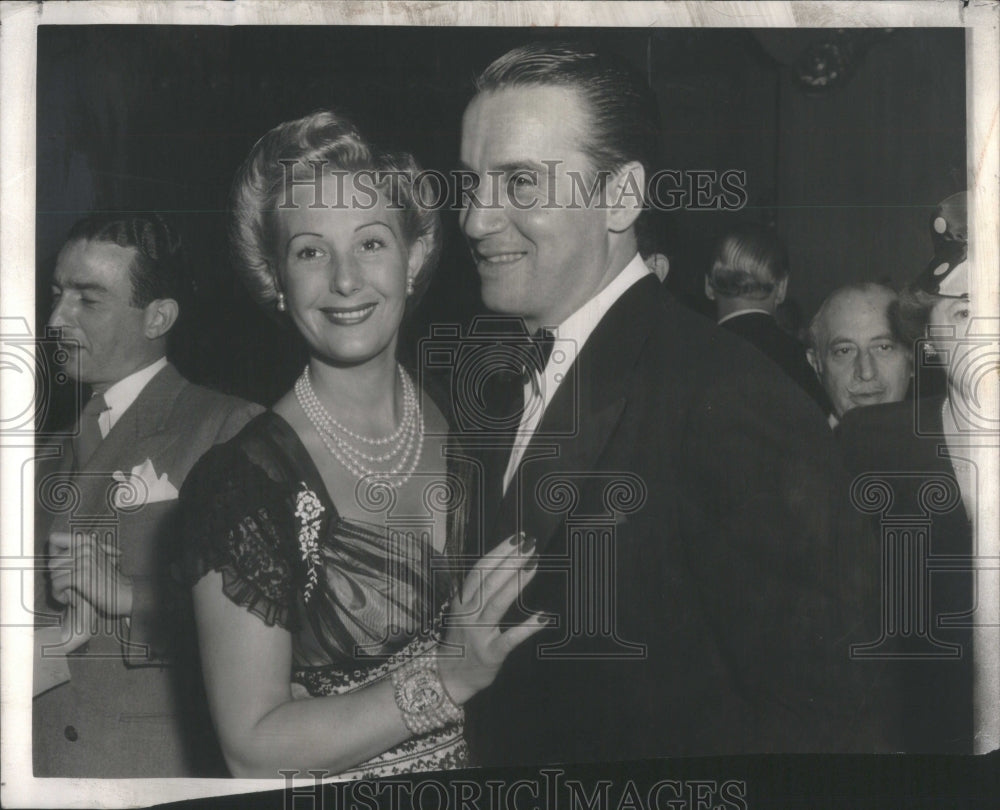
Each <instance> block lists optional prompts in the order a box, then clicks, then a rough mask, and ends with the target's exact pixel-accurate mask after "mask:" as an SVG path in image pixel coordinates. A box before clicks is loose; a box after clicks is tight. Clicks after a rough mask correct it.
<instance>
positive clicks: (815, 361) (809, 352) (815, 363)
mask: <svg viewBox="0 0 1000 810" xmlns="http://www.w3.org/2000/svg"><path fill="white" fill-rule="evenodd" d="M806 360H808V361H809V365H810V366H812V367H813V371H815V372H816V376H817V377H819V378H821V379H822V375H823V366H822V365H820V362H819V357H817V356H816V350H815V349H806Z"/></svg>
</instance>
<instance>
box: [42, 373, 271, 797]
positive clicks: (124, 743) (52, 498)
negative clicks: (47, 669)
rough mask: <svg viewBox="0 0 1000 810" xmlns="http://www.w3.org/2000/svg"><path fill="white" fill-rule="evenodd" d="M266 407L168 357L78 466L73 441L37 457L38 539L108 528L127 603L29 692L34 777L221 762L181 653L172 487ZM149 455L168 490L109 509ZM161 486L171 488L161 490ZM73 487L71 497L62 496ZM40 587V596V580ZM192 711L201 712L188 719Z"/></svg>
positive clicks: (199, 769)
mask: <svg viewBox="0 0 1000 810" xmlns="http://www.w3.org/2000/svg"><path fill="white" fill-rule="evenodd" d="M261 410H262V408H260V407H259V406H257V405H252V404H250V403H248V402H244V401H243V400H240V399H237V398H235V397H230V396H225V395H223V394H219V393H216V392H215V391H210V390H209V389H207V388H202V387H201V386H198V385H192V384H191V383H189V382H188V381H187V380H185V379H184V378H183V377H182V376H181V375H180V374H179V373H178V372H177V370H176V369H175V368H174V367H173V366H171V365H167V366H166V367H165V368H164V369H162V370H161V371H159V372H158V373H157V374H156V376H154V377H153V379H152V380H150V381H149V382H148V383H147V384H146V386H145V387H144V388H143V389H142V391H141V392H140V393H139V396H138V397H137V398H136V400H135V402H133V403H132V404H131V405H130V406H129V407H128V408H127V409H126V410H125V412H124V413H122V415H121V417H120V418H119V419H118V421H117V422H116V423H115V426H114V427H113V428H112V429H111V432H110V433H108V435H107V436H106V437H105V438H104V440H103V441H102V442H101V444H100V445H99V446H98V447H97V449H96V450H95V451H94V454H93V456H92V457H91V458H90V459H89V460H88V461H87V462H86V464H85V465H84V466H83V468H82V469H81V470H76V471H74V469H73V467H74V463H73V443H72V442H71V441H70V440H69V439H68V438H67V439H65V440H64V441H63V442H61V443H60V445H59V446H58V447H57V448H54V451H55V452H54V453H53V454H50V456H49V457H48V458H46V459H44V460H43V461H41V462H40V463H39V465H38V468H37V470H36V480H35V485H36V489H38V491H39V505H38V508H37V514H36V522H35V525H36V538H35V541H36V547H37V548H39V550H41V549H43V548H44V543H45V542H46V541H47V539H48V534H49V532H50V531H69V530H71V529H72V530H81V531H87V530H89V529H99V530H102V532H106V531H108V530H109V529H111V530H113V531H114V532H115V535H114V537H115V542H116V543H117V547H118V549H119V551H120V553H121V558H120V566H121V569H122V571H123V573H125V574H126V575H128V576H130V577H132V581H133V602H132V613H131V616H130V620H129V621H125V620H124V619H122V620H113V621H112V622H110V623H108V624H107V625H106V626H104V627H103V629H102V631H101V632H99V633H98V634H97V635H95V636H94V637H93V638H91V639H90V640H89V641H88V642H87V643H86V644H84V645H83V646H82V647H80V649H78V650H77V651H75V652H74V653H71V654H70V655H69V656H68V660H69V670H70V675H71V679H70V681H69V682H68V683H64V684H62V685H60V686H56V687H55V688H54V689H51V690H49V691H48V692H45V693H43V694H41V695H39V696H38V697H37V698H35V700H34V703H33V710H32V757H33V767H34V774H35V776H81V777H103V778H110V777H153V776H196V775H202V774H206V770H205V769H209V770H210V769H211V768H212V767H213V766H214V765H216V763H210V762H207V761H205V759H204V758H205V757H212V756H214V755H216V754H217V751H216V750H215V749H214V740H213V739H212V735H211V731H210V728H211V727H210V723H209V722H208V717H207V716H206V715H205V714H204V712H207V706H200V705H199V704H198V702H197V699H196V695H197V693H198V691H199V689H200V673H199V672H197V671H196V668H195V666H194V665H193V663H192V662H191V659H190V656H187V657H185V656H184V653H191V652H192V651H193V649H194V646H193V642H194V639H193V638H191V637H190V634H192V633H193V630H194V626H193V622H191V623H189V624H188V623H185V622H183V621H182V619H183V618H185V615H184V611H183V610H179V609H178V608H180V607H181V606H180V605H178V604H176V603H175V601H174V600H173V599H172V597H174V596H176V595H177V594H176V593H175V592H173V591H172V590H171V589H170V580H169V577H168V572H167V571H165V570H164V568H165V566H166V565H167V562H168V561H169V560H171V559H172V558H173V554H174V551H175V546H176V543H177V536H176V531H177V500H176V497H177V493H176V490H178V489H180V485H181V484H182V483H183V481H184V478H185V477H186V476H187V474H188V471H189V470H190V469H191V467H192V466H193V465H194V463H195V462H196V461H197V460H198V459H199V458H200V457H201V455H202V454H203V453H204V452H205V451H206V450H208V448H210V447H211V446H212V445H213V444H215V443H216V442H220V441H225V440H227V439H229V438H231V437H232V436H234V435H235V434H236V433H237V432H239V430H240V429H241V428H242V427H243V425H244V424H246V422H248V421H249V420H250V418H251V417H252V416H254V415H255V414H256V413H259V412H260V411H261ZM145 463H149V464H151V465H152V470H153V475H154V476H155V477H156V478H157V479H160V478H161V477H163V476H165V477H166V481H164V482H161V483H162V484H164V486H160V487H159V488H158V489H159V492H158V493H153V494H148V493H147V492H146V491H145V490H146V488H145V487H143V486H141V485H140V486H138V487H137V489H135V490H133V491H134V492H135V493H136V494H137V495H138V500H136V501H135V502H131V503H130V502H129V501H130V500H131V499H130V497H129V495H128V490H127V489H123V490H121V492H122V494H124V495H125V499H124V502H122V501H119V503H118V505H116V503H115V497H114V493H115V492H116V478H118V479H119V480H120V479H121V478H122V477H128V476H129V475H130V473H131V472H132V471H133V469H134V468H136V467H137V466H140V465H143V464H145ZM115 473H118V475H117V476H116V475H115ZM167 483H169V486H170V487H172V488H173V493H172V496H169V497H164V496H167V495H168V494H169V489H168V488H167V487H166V484H167ZM69 490H72V492H74V493H76V495H75V497H69V498H67V497H65V495H66V493H67V492H68V491H69ZM60 493H62V494H61V495H60ZM161 498H163V499H162V500H161ZM35 587H36V604H40V597H42V596H43V594H44V581H43V582H42V583H38V582H37V581H36V586H35ZM55 607H57V606H52V607H50V610H54V609H55ZM185 634H187V637H185ZM178 656H181V657H182V658H183V663H182V662H180V661H177V660H176V658H177V657H178ZM171 665H173V666H171ZM193 710H199V711H201V712H203V714H202V716H200V717H194V716H191V712H192V711H193Z"/></svg>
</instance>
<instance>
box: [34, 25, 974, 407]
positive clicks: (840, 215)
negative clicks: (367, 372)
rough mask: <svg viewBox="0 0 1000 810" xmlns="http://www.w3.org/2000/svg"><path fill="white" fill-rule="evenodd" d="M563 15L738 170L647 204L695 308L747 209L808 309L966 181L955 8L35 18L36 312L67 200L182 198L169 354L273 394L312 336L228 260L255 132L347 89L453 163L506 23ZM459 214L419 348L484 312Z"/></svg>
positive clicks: (514, 39)
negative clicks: (677, 206) (750, 18)
mask: <svg viewBox="0 0 1000 810" xmlns="http://www.w3.org/2000/svg"><path fill="white" fill-rule="evenodd" d="M552 36H560V37H566V38H574V37H577V36H583V37H587V38H589V39H591V40H592V41H595V42H596V43H598V44H599V45H601V46H603V47H605V48H609V49H612V50H615V51H618V52H620V53H622V54H624V55H626V56H627V57H628V58H630V59H631V60H632V61H633V62H634V63H635V65H636V66H637V67H639V68H640V69H641V70H642V71H643V72H644V73H645V74H646V75H647V77H648V78H649V81H650V83H651V85H652V86H653V88H654V90H655V91H656V94H657V97H658V99H659V102H660V108H661V116H662V121H663V131H662V137H661V150H660V161H661V167H662V168H670V169H679V170H692V169H708V170H717V171H720V172H721V171H724V170H726V169H740V170H743V171H746V172H747V192H748V195H749V196H748V203H747V206H746V207H745V208H744V209H743V210H741V211H739V212H735V213H726V212H715V211H708V212H706V211H677V212H672V213H668V214H661V215H658V216H657V217H655V219H654V224H655V235H656V236H657V238H658V239H659V241H660V244H661V250H662V251H663V252H665V253H667V255H668V256H669V257H670V260H671V272H670V276H669V277H668V286H669V287H671V288H672V289H673V290H674V291H675V292H677V293H678V294H679V295H680V296H681V297H682V298H684V299H685V300H686V301H687V302H688V303H689V304H690V305H692V306H693V307H695V308H699V309H703V310H704V309H705V308H706V305H707V302H706V301H705V300H704V297H703V294H702V292H701V287H702V274H703V273H704V270H705V267H706V264H707V262H708V257H709V255H710V252H711V248H712V246H713V243H714V241H715V240H716V239H717V238H718V237H719V236H720V235H721V234H722V233H723V232H724V231H725V229H726V228H727V227H729V226H730V225H732V224H733V223H734V222H736V221H738V220H742V219H749V220H753V221H758V222H764V223H772V224H774V225H775V226H776V227H777V229H778V232H779V234H780V235H781V236H782V237H783V238H784V239H785V241H786V242H787V244H788V246H789V252H790V256H791V261H792V278H791V285H790V297H791V298H793V299H794V300H795V302H796V303H797V305H798V307H799V310H800V312H801V316H802V319H803V321H804V322H808V319H809V318H810V317H811V316H812V314H813V312H814V311H815V310H816V308H817V307H818V305H819V303H820V302H821V301H822V300H823V298H824V297H825V296H826V295H827V294H828V293H829V292H830V291H831V290H832V289H833V288H835V287H837V286H839V285H840V284H843V283H846V282H848V281H854V280H860V279H871V280H885V281H889V282H890V283H893V284H896V285H898V284H900V283H901V282H903V281H904V280H906V279H908V278H909V277H910V276H911V275H913V274H914V273H915V272H916V271H917V270H918V269H920V268H921V267H923V266H924V264H926V262H927V260H928V259H929V258H930V253H931V245H930V239H929V236H928V230H927V221H928V216H929V214H930V212H931V211H932V210H933V208H934V206H935V205H936V204H937V203H938V202H939V201H940V200H941V199H943V198H944V197H946V196H947V195H949V194H951V193H953V192H955V191H958V190H960V189H962V188H964V186H965V177H966V169H965V96H966V93H965V47H964V32H963V31H962V30H961V29H849V30H842V31H838V30H832V29H822V30H820V29H816V30H810V29H795V30H785V29H770V30H758V31H754V30H736V29H733V30H730V29H705V30H686V29H655V30H649V29H641V30H639V29H586V30H570V29H551V30H542V29H497V28H492V29H490V28H464V29H457V28H408V27H397V28H387V27H339V26H338V27H297V26H294V27H284V26H283V27H221V26H220V27H195V26H170V27H167V26H41V27H39V29H38V94H37V98H38V116H37V139H38V154H37V165H38V172H37V208H38V211H37V220H36V239H37V257H38V262H39V266H38V288H39V295H38V299H37V300H38V313H37V316H38V319H39V324H40V325H41V324H42V323H44V320H45V317H46V315H47V312H48V306H49V299H48V275H49V273H50V272H51V268H52V265H53V263H54V259H55V256H56V254H57V253H58V250H59V248H60V246H61V244H62V241H63V239H64V238H65V234H66V231H67V230H68V228H69V226H70V225H71V224H72V222H73V221H74V220H75V219H77V218H78V217H79V216H81V215H83V214H84V213H86V212H87V211H90V210H92V209H95V208H105V209H107V208H114V209H126V210H158V211H165V212H171V213H172V214H173V215H174V217H175V218H176V219H177V220H178V222H179V224H180V226H181V229H182V231H183V233H184V236H185V238H186V241H187V245H188V252H189V255H190V258H191V261H192V267H193V278H194V280H195V282H196V285H197V298H196V300H195V301H194V302H193V303H192V304H190V305H189V306H188V307H187V312H188V322H187V324H186V326H185V328H184V329H183V330H182V331H181V332H180V333H179V334H178V336H177V340H176V342H175V346H174V347H173V350H172V354H173V358H174V360H175V362H176V363H177V365H178V366H179V367H180V368H181V370H182V371H183V372H184V373H185V374H186V375H187V376H189V377H190V378H191V379H193V380H195V381H198V382H203V383H207V384H210V385H213V386H215V387H217V388H220V389H222V390H225V391H229V392H233V393H237V394H240V395H242V396H245V397H248V398H251V399H255V400H258V401H261V402H264V403H265V404H269V403H270V402H272V401H273V400H274V399H276V398H277V396H278V395H280V394H281V393H282V392H283V391H285V390H287V388H288V387H290V385H291V382H292V380H293V379H294V377H295V376H296V374H297V373H298V371H299V370H300V369H301V366H302V364H303V362H304V355H302V353H301V349H300V347H299V345H298V343H297V341H296V340H295V338H294V336H293V335H291V334H288V333H287V332H286V331H285V330H284V329H283V328H281V327H280V326H278V325H276V324H274V323H272V322H270V321H269V320H268V319H267V318H266V317H264V316H263V314H262V313H260V312H259V311H258V310H257V309H256V308H255V307H254V305H253V304H252V303H251V302H250V301H249V298H248V297H247V295H246V294H245V293H244V292H243V290H242V288H241V287H240V285H239V283H238V281H237V280H236V278H235V276H234V274H233V272H232V268H231V267H230V265H229V260H228V255H227V246H226V243H225V207H226V199H227V195H228V190H229V184H230V182H231V179H232V177H233V174H234V173H235V170H236V168H237V167H238V165H239V164H240V163H241V162H242V160H243V159H244V158H245V157H246V155H247V153H248V152H249V150H250V147H251V146H252V145H253V143H254V142H255V141H256V140H257V138H259V137H260V136H261V135H262V134H263V133H264V132H265V131H266V130H268V129H269V128H270V127H272V126H274V125H275V124H277V123H279V122H280V121H283V120H286V119H290V118H294V117H299V116H301V115H303V114H305V113H307V112H309V111H311V110H313V109H316V108H318V107H324V106H334V107H340V108H343V109H345V110H347V111H349V112H351V113H352V114H353V115H354V117H355V118H356V119H358V121H359V123H360V124H361V126H362V128H363V130H365V131H366V132H367V133H368V135H369V136H370V137H371V138H372V139H373V140H375V141H377V142H380V143H382V144H383V145H386V146H389V147H391V148H399V149H405V150H408V151H411V152H413V153H414V154H415V155H416V156H417V158H418V160H419V161H420V163H421V164H422V165H424V166H425V167H431V168H436V169H440V170H445V171H446V170H448V169H450V168H453V167H454V166H455V163H456V160H457V155H458V148H459V124H460V120H461V114H462V111H463V109H464V106H465V104H466V103H467V101H468V99H469V97H470V94H471V87H472V77H473V76H474V75H475V74H476V73H477V72H478V71H479V70H481V69H482V68H483V67H484V66H485V65H486V64H488V62H489V61H491V60H492V59H493V58H494V57H496V56H498V55H500V54H501V53H503V52H504V51H506V50H507V49H508V48H510V47H512V46H513V45H516V44H520V43H522V42H524V41H525V40H526V39H527V38H529V37H552ZM817 76H818V77H819V78H818V79H817V78H816V77H817ZM810 77H812V78H810ZM817 81H825V82H826V83H825V85H822V86H819V87H817V86H815V82H817ZM444 219H445V238H446V241H445V248H444V254H443V256H442V260H441V264H440V266H439V269H438V272H437V275H436V277H435V279H434V281H433V283H432V285H431V287H430V289H429V291H428V293H427V295H426V296H425V298H424V300H423V302H422V304H421V307H420V309H419V310H418V312H417V313H416V316H415V318H414V319H413V321H412V322H411V323H410V324H409V326H408V329H407V333H406V336H405V340H404V345H405V346H406V347H412V345H413V341H414V340H415V339H416V338H417V337H419V336H420V335H423V334H426V333H427V327H428V325H429V324H430V323H432V322H435V323H440V322H467V321H468V320H469V318H471V317H472V315H473V314H475V313H476V312H477V310H478V306H479V304H478V289H477V280H476V277H475V273H474V270H473V268H472V264H471V261H470V260H469V258H468V254H467V250H466V248H465V245H464V243H463V241H462V238H461V234H460V232H459V230H458V227H457V215H456V214H455V213H454V212H451V213H446V214H445V217H444ZM73 401H74V400H73V398H72V397H71V396H69V392H64V391H61V390H60V389H59V387H58V386H57V387H56V389H55V396H54V398H53V400H52V403H51V404H52V407H51V408H50V409H49V413H48V423H49V424H50V425H51V424H56V423H59V422H66V421H69V420H70V419H72V416H73V414H72V413H70V412H69V411H70V410H71V403H72V402H73Z"/></svg>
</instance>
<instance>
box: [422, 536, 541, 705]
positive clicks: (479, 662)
mask: <svg viewBox="0 0 1000 810" xmlns="http://www.w3.org/2000/svg"><path fill="white" fill-rule="evenodd" d="M534 546H535V541H534V540H532V539H530V538H528V537H526V536H525V535H524V534H516V535H513V536H511V537H509V538H507V540H506V541H505V542H503V543H501V544H500V545H499V546H497V547H496V548H495V549H494V550H493V551H491V552H490V553H489V554H486V555H485V556H483V558H482V559H481V560H479V562H477V563H476V565H475V567H474V568H473V569H472V570H471V571H470V572H469V574H468V576H467V577H466V578H465V582H464V584H463V586H462V591H461V593H460V594H459V599H458V601H457V602H456V603H455V604H454V605H453V606H452V610H451V615H450V616H449V617H448V625H449V630H448V635H447V637H446V638H445V642H446V645H447V647H446V649H445V650H442V652H440V653H439V654H438V671H439V673H440V676H441V681H442V682H443V683H444V686H445V689H447V690H448V694H449V695H450V696H451V699H452V700H454V701H455V702H456V703H458V704H462V703H464V702H465V701H467V700H468V699H469V698H470V697H472V696H473V695H474V694H476V692H479V691H480V690H481V689H485V688H486V687H487V686H489V685H490V684H491V683H493V679H494V678H496V675H497V672H498V671H499V670H500V665H501V664H502V663H503V662H504V659H506V658H507V655H508V654H509V653H510V651H511V650H513V649H514V648H515V647H516V646H517V645H518V644H520V643H521V642H523V641H525V640H526V639H528V638H530V637H531V636H533V635H534V634H535V633H537V632H538V631H539V630H541V629H542V628H543V627H545V626H546V624H547V620H546V618H545V617H544V616H541V615H534V616H531V617H530V618H528V619H526V620H525V621H524V622H522V623H521V624H519V625H517V626H515V627H511V628H509V629H507V630H504V631H501V629H500V627H499V626H498V625H499V623H500V621H501V619H502V618H503V616H504V614H506V613H507V610H508V609H509V608H510V606H511V605H512V604H513V603H514V600H515V599H516V598H517V596H518V594H520V593H521V591H522V590H524V588H525V586H526V585H527V584H528V583H529V582H530V581H531V579H532V577H533V576H534V575H535V572H536V571H537V566H538V557H537V555H536V554H534V553H533V549H534Z"/></svg>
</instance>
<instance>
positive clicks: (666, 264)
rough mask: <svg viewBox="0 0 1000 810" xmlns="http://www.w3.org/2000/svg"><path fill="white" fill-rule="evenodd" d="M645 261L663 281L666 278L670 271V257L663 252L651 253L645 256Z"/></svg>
mask: <svg viewBox="0 0 1000 810" xmlns="http://www.w3.org/2000/svg"><path fill="white" fill-rule="evenodd" d="M645 262H646V267H648V268H649V269H650V270H651V271H652V272H653V274H654V275H655V276H656V277H657V278H658V279H659V280H660V282H661V283H662V282H663V281H665V280H666V278H667V273H669V272H670V259H668V258H667V257H666V256H664V255H663V254H662V253H650V254H649V255H648V256H647V257H646V258H645Z"/></svg>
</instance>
